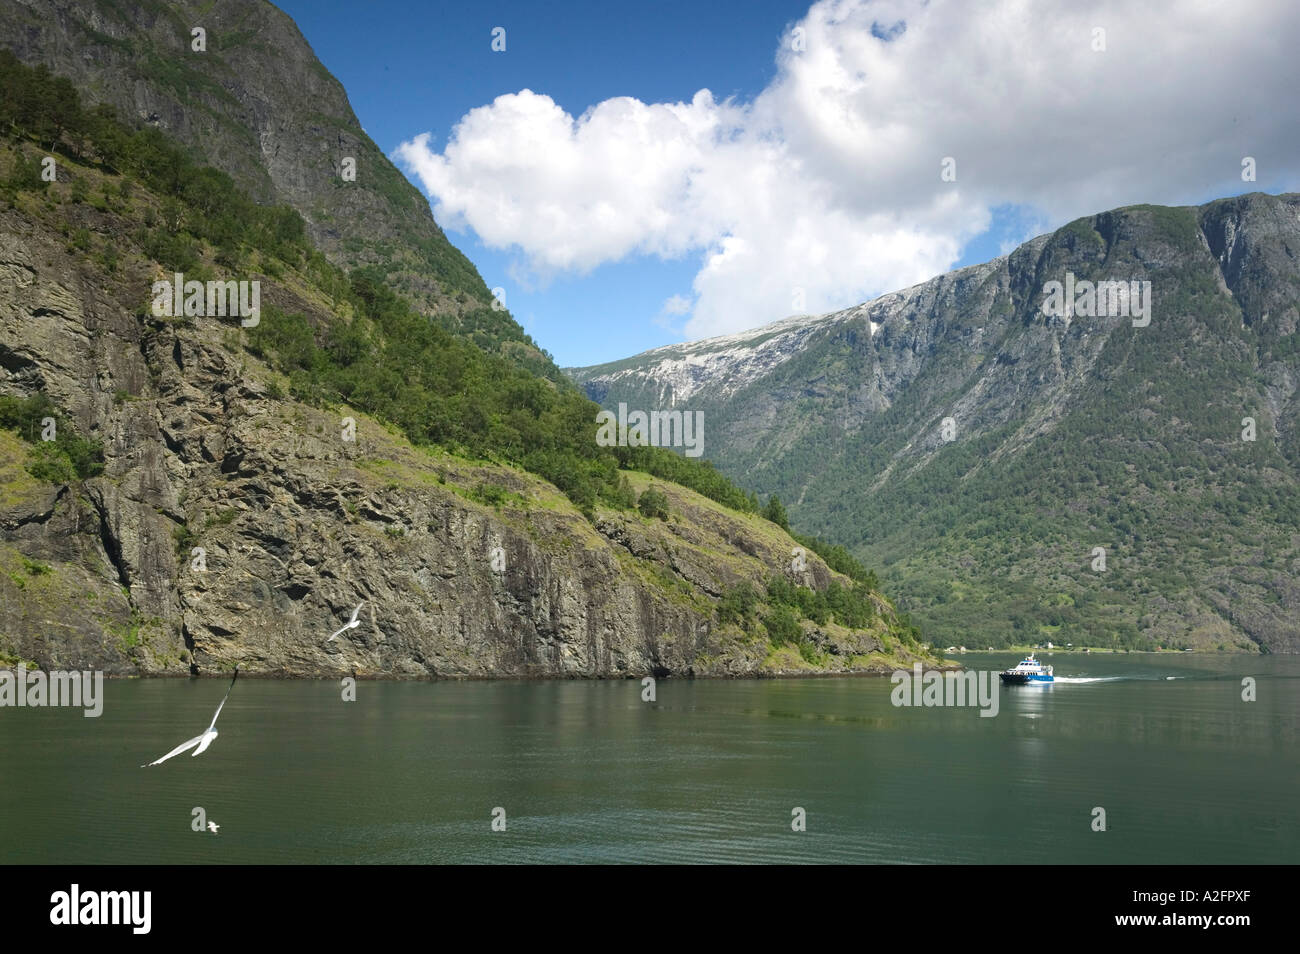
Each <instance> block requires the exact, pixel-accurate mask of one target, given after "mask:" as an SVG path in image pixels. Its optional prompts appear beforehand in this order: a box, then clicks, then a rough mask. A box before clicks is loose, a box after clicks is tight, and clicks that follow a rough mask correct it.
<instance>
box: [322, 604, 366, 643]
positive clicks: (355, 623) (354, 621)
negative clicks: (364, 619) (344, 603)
mask: <svg viewBox="0 0 1300 954" xmlns="http://www.w3.org/2000/svg"><path fill="white" fill-rule="evenodd" d="M365 605H366V602H365V600H362V601H361V602H360V603H358V604H357V608H356V609H354V610H353V611H352V618H351V619H350V620H348V624H347V625H346V626H344V627H343V628H342V629H340V630H339V631H338V632H337V633H334V634H333V635H332V636H330V639H333V638H334V637H335V636H338V635H340V634H342V633H346V632H347V631H348V630H350V629H356V628H357V627H358V626H360V625H361V620H359V619H357V616H358V615H359V614H360V613H361V607H363V606H365ZM330 639H327V640H325V642H327V643H328V642H329V641H330Z"/></svg>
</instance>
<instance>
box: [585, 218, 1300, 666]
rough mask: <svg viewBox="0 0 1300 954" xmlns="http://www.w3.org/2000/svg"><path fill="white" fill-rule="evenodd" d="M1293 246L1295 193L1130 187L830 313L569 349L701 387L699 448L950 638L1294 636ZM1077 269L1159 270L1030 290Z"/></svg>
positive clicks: (650, 384) (590, 376)
mask: <svg viewBox="0 0 1300 954" xmlns="http://www.w3.org/2000/svg"><path fill="white" fill-rule="evenodd" d="M1297 260H1300V196H1295V195H1283V196H1268V195H1261V194H1252V195H1246V196H1241V197H1238V198H1233V199H1224V200H1220V201H1217V202H1212V203H1209V204H1208V205H1205V206H1202V207H1199V208H1184V209H1168V208H1160V207H1154V206H1139V207H1134V208H1127V209H1119V210H1115V211H1112V212H1107V213H1103V214H1100V215H1096V216H1092V217H1090V218H1087V219H1081V220H1079V221H1077V222H1074V223H1071V224H1070V225H1068V226H1066V227H1064V228H1062V229H1060V230H1059V231H1057V232H1056V233H1054V234H1052V235H1047V236H1041V237H1039V238H1036V239H1034V240H1032V241H1030V242H1028V243H1026V244H1025V245H1024V246H1022V247H1020V248H1019V249H1017V250H1016V251H1014V252H1013V253H1011V254H1010V255H1008V256H1005V257H1003V258H999V259H996V260H994V261H992V262H989V263H987V264H983V265H977V266H973V267H969V268H963V269H961V270H958V271H955V272H952V273H950V274H947V275H943V276H940V277H938V278H935V279H933V280H931V281H928V282H925V283H923V284H920V285H916V286H914V287H912V288H908V289H905V290H903V291H900V292H895V293H893V294H889V295H884V296H882V297H881V298H878V299H875V300H874V301H871V302H867V303H866V304H863V305H859V306H857V307H854V308H850V309H847V310H845V311H842V312H838V313H835V314H830V315H824V316H820V317H816V318H799V319H792V320H790V321H787V322H780V323H777V324H774V325H770V326H767V327H765V328H760V329H757V330H755V331H753V332H749V333H747V334H744V335H735V336H731V337H729V338H725V339H709V340H705V341H699V342H694V343H691V344H688V345H680V346H672V347H671V348H661V349H658V350H656V351H651V352H647V353H645V354H644V355H639V356H636V357H634V358H629V359H625V360H623V361H619V362H615V363H612V364H609V365H602V366H596V367H591V368H578V369H569V370H568V373H569V374H570V376H571V377H572V378H573V379H574V380H575V381H577V382H579V383H580V384H582V385H583V386H584V388H585V389H586V390H587V392H588V394H589V395H590V396H591V397H593V398H594V399H596V400H598V401H600V402H601V403H602V404H603V405H604V406H606V407H610V408H612V407H614V406H616V405H617V404H618V403H619V402H625V403H627V404H628V405H629V407H640V408H645V409H651V408H660V407H666V406H667V407H680V408H685V409H689V410H699V411H702V412H703V413H704V416H705V418H706V420H708V422H709V441H708V442H707V443H706V445H705V456H707V457H709V458H710V459H712V460H713V461H715V462H716V463H717V464H718V466H719V467H720V469H722V470H723V471H724V472H727V473H729V474H731V475H732V476H735V477H743V479H744V481H745V482H746V485H747V486H751V487H754V489H756V490H759V491H761V492H769V493H777V494H779V495H780V496H781V498H782V500H783V501H784V502H785V503H786V504H787V506H788V508H789V511H790V516H791V519H792V521H793V522H794V523H795V524H796V525H797V526H799V527H800V528H802V529H805V530H808V531H811V532H813V533H817V534H819V535H823V536H825V537H827V538H828V539H831V540H833V541H835V542H838V543H843V544H845V545H847V546H849V547H850V548H851V549H852V550H854V551H855V553H856V554H857V555H858V556H859V557H861V558H863V559H864V560H866V561H867V562H868V563H869V564H871V565H875V566H878V567H880V568H881V571H882V579H884V580H885V581H886V582H887V583H889V584H890V590H891V592H892V593H894V594H895V595H896V596H897V597H898V598H899V600H900V605H901V606H903V607H904V608H906V609H908V610H909V611H911V612H912V613H913V614H914V615H915V616H916V617H917V618H918V619H919V620H920V621H921V622H922V624H923V625H924V626H925V627H926V630H927V632H928V633H931V634H932V635H933V636H934V637H935V639H936V640H938V641H939V643H938V644H939V645H945V644H946V643H948V642H962V641H967V642H969V639H968V638H967V634H968V633H969V630H970V627H971V626H979V627H987V631H988V635H990V636H992V637H994V641H1008V640H1013V639H1014V640H1016V641H1019V642H1025V641H1028V642H1036V641H1038V640H1039V639H1040V638H1041V639H1044V640H1045V639H1047V638H1053V639H1054V641H1056V642H1064V641H1065V640H1064V639H1062V638H1057V637H1055V636H1053V635H1052V634H1055V633H1058V632H1060V630H1061V629H1062V628H1064V630H1065V632H1066V633H1067V634H1071V635H1073V636H1074V639H1073V641H1074V642H1075V644H1076V645H1078V644H1080V643H1082V642H1092V643H1093V645H1098V644H1100V645H1122V646H1132V647H1138V646H1142V647H1144V648H1154V647H1155V646H1160V645H1163V646H1166V647H1173V648H1181V647H1183V646H1188V647H1194V648H1215V647H1218V646H1223V647H1224V648H1229V649H1231V648H1243V647H1246V648H1252V649H1254V648H1260V647H1262V648H1264V649H1266V650H1270V651H1275V652H1277V651H1283V652H1294V651H1298V650H1300V613H1297V610H1300V586H1297V584H1296V582H1295V580H1296V571H1297V569H1298V568H1300V550H1297V545H1298V543H1300V534H1298V531H1300V514H1298V513H1297V511H1296V508H1295V506H1294V505H1293V504H1292V503H1290V501H1291V500H1295V499H1296V498H1297V497H1298V496H1300V430H1298V428H1297V411H1298V410H1300V407H1298V404H1300V396H1298V394H1297V384H1298V382H1300V339H1298V338H1297V336H1296V330H1297V316H1298V315H1300V269H1298V268H1297V265H1296V262H1297ZM1067 273H1069V274H1072V275H1073V276H1075V278H1076V279H1077V280H1079V281H1084V280H1088V281H1092V282H1100V281H1106V280H1120V281H1125V282H1132V281H1136V282H1150V290H1151V301H1152V311H1151V319H1150V324H1149V325H1146V326H1135V324H1134V321H1133V319H1132V316H1131V315H1129V314H1118V313H1116V314H1095V315H1094V314H1088V313H1087V311H1086V309H1079V310H1077V311H1074V312H1073V313H1071V314H1064V315H1047V314H1044V311H1043V307H1042V306H1043V303H1044V300H1045V292H1044V289H1045V286H1046V283H1048V282H1051V281H1059V282H1064V281H1065V280H1066V276H1067ZM1247 418H1249V419H1250V420H1251V422H1253V424H1252V426H1253V427H1254V435H1255V439H1254V440H1251V439H1250V438H1249V437H1246V438H1243V435H1244V434H1245V433H1246V430H1247V427H1248V425H1247V420H1246V419H1247ZM1098 546H1100V547H1104V548H1105V549H1106V550H1107V552H1108V555H1109V562H1108V563H1106V569H1105V570H1094V569H1093V566H1092V564H1093V563H1094V562H1095V561H1096V557H1095V556H1094V555H1093V550H1094V548H1095V547H1098ZM976 641H977V642H979V640H978V639H977V640H976Z"/></svg>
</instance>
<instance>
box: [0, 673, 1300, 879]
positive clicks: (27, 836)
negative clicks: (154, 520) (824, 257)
mask: <svg viewBox="0 0 1300 954" xmlns="http://www.w3.org/2000/svg"><path fill="white" fill-rule="evenodd" d="M960 658H961V659H962V661H963V662H965V663H966V665H967V666H969V667H971V668H978V669H991V670H999V669H1003V668H1006V667H1007V666H1008V665H1012V664H1014V663H1015V662H1016V661H1017V658H1016V657H1011V656H1008V655H1007V654H985V653H968V654H966V655H965V656H963V657H960ZM1045 661H1049V662H1050V663H1051V664H1052V665H1053V666H1054V667H1055V670H1056V672H1057V673H1058V674H1059V675H1058V682H1057V684H1055V685H1053V686H1051V687H1040V686H1024V687H1018V686H1012V687H1006V686H1000V687H999V693H1000V695H999V701H1000V706H999V713H998V715H997V716H996V717H994V718H980V717H979V710H978V709H977V708H962V709H946V708H921V707H909V708H895V707H894V706H892V705H891V704H890V699H889V697H890V688H891V687H890V682H889V680H887V679H878V678H876V679H868V678H837V679H808V680H752V681H730V682H719V681H703V680H701V681H694V682H690V681H681V680H672V679H669V680H661V681H660V682H659V684H658V692H657V702H655V703H644V702H642V701H641V685H640V682H639V681H634V680H629V681H626V682H547V683H520V682H509V683H450V682H440V683H387V682H382V683H369V682H362V683H360V685H359V686H358V692H357V701H356V702H353V703H345V702H343V701H342V700H341V693H340V689H339V686H338V685H337V684H336V683H332V682H275V681H268V680H257V679H244V678H243V677H242V676H241V678H240V680H239V683H238V685H237V687H236V688H235V691H234V693H233V694H232V695H231V698H230V701H229V703H227V705H226V708H225V710H224V711H223V712H222V715H221V724H220V726H219V729H220V733H221V735H220V738H219V739H217V740H216V741H215V742H214V743H213V745H212V747H211V748H210V749H208V751H206V752H205V753H204V754H203V755H201V756H199V757H198V758H191V757H189V755H188V753H187V754H185V755H183V756H179V757H177V758H175V759H172V760H171V761H169V762H167V763H164V764H163V765H160V766H158V767H156V768H150V769H141V768H139V766H140V764H141V763H142V762H143V761H147V760H148V759H151V758H154V757H156V756H157V754H158V753H160V752H166V751H169V750H170V749H171V748H173V747H174V746H175V745H176V744H177V743H178V742H179V741H182V740H184V739H185V738H188V737H190V736H191V735H193V734H195V733H196V732H198V731H199V730H200V729H202V727H203V726H205V725H207V724H208V722H209V721H210V719H211V717H212V712H213V710H214V708H215V705H216V703H217V701H219V699H220V697H221V695H222V693H223V692H224V690H225V686H226V683H225V682H224V681H223V680H220V679H204V680H196V681H188V680H182V681H176V680H125V681H118V680H111V681H109V682H107V683H106V686H105V692H106V701H105V707H104V713H103V715H102V716H101V717H100V718H98V719H85V718H83V717H82V716H81V713H80V711H78V710H52V709H44V710H37V709H9V708H5V709H0V752H2V753H3V755H4V765H5V771H4V774H3V776H2V777H0V860H3V861H7V862H15V861H25V862H90V863H112V862H126V863H130V862H180V863H187V862H397V863H401V862H583V861H605V862H674V861H680V862H698V861H733V862H775V861H812V862H927V861H946V862H952V861H957V862H985V861H986V862H1012V861H1028V862H1033V861H1049V862H1103V863H1104V862H1118V863H1130V862H1131V863H1188V862H1195V863H1214V862H1294V861H1295V860H1296V858H1297V857H1300V853H1298V852H1297V847H1298V845H1297V834H1296V832H1297V824H1296V822H1297V809H1296V800H1295V795H1296V790H1297V782H1298V781H1300V771H1297V768H1298V763H1297V756H1296V751H1297V750H1296V741H1297V731H1296V729H1297V719H1298V716H1297V713H1298V712H1300V660H1296V659H1290V658H1287V657H1198V656H1194V655H1190V654H1189V655H1178V656H1174V655H1160V656H1153V655H1146V656H1137V655H1133V656H1120V657H1102V656H1092V655H1090V656H1082V655H1077V654H1056V655H1055V656H1054V657H1045ZM1171 675H1173V676H1177V677H1179V678H1177V679H1174V680H1170V679H1168V678H1166V677H1168V676H1171ZM1243 675H1251V676H1255V677H1256V678H1257V679H1258V690H1257V691H1258V701H1257V702H1254V703H1245V702H1242V701H1241V687H1240V683H1241V677H1242V676H1243ZM1062 677H1064V678H1062ZM1081 680H1094V681H1081ZM1097 806H1100V807H1104V808H1105V810H1106V816H1107V823H1108V827H1109V830H1108V831H1107V832H1101V833H1098V832H1093V831H1092V830H1091V827H1090V824H1091V821H1092V810H1093V808H1094V807H1097ZM197 807H201V808H203V810H204V812H205V814H206V817H207V818H209V819H211V820H213V821H215V822H217V823H218V824H219V825H220V826H221V827H220V833H219V834H212V833H210V832H207V831H204V832H202V833H198V832H194V831H192V830H191V827H190V825H191V820H192V818H193V814H192V813H193V810H194V809H195V808H197ZM495 808H502V809H504V811H505V818H506V830H505V831H501V832H494V831H492V830H491V820H492V813H493V809H495ZM795 808H803V809H805V811H806V813H807V831H805V832H794V831H792V830H791V826H790V821H791V817H792V816H791V812H792V810H793V809H795ZM1013 835H1014V836H1015V837H1012V836H1013Z"/></svg>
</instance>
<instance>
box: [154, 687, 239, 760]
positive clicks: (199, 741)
mask: <svg viewBox="0 0 1300 954" xmlns="http://www.w3.org/2000/svg"><path fill="white" fill-rule="evenodd" d="M238 678H239V667H238V666H236V667H235V677H234V679H231V680H230V689H227V690H226V694H225V696H224V697H223V698H222V700H221V705H219V706H217V713H216V715H214V716H213V717H212V724H211V725H210V726H208V727H207V729H205V730H204V732H203V734H202V735H196V736H195V737H194V738H192V739H190V740H189V741H188V742H183V743H181V744H180V745H178V746H176V748H174V749H172V750H171V751H170V752H168V753H167V754H166V755H164V756H163V757H162V758H160V759H157V760H155V761H153V762H150V763H149V765H157V764H158V763H159V762H166V761H167V760H168V759H169V758H171V757H172V756H173V755H180V754H181V753H182V752H184V751H186V750H187V749H193V748H194V746H196V745H197V746H198V748H197V749H195V750H194V754H195V755H202V754H203V753H204V752H205V751H207V748H208V746H209V745H211V744H212V741H213V740H214V739H215V738H216V737H217V728H216V726H217V716H219V715H221V710H222V708H224V706H225V704H226V700H227V699H229V698H230V690H231V689H234V688H235V679H238ZM149 765H141V766H140V768H148V767H149Z"/></svg>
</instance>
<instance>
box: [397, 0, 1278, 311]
mask: <svg viewBox="0 0 1300 954" xmlns="http://www.w3.org/2000/svg"><path fill="white" fill-rule="evenodd" d="M796 31H797V32H796ZM1297 35H1300V4H1294V3H1291V2H1290V0H1252V2H1243V3H1240V4H1225V3H1221V2H1216V0H1153V2H1149V3H1143V4H1133V3H1129V2H1120V0H1116V2H1108V0H1094V2H1080V3H1065V2H1031V0H986V2H981V3H978V4H976V3H969V2H965V0H930V2H928V3H927V2H924V0H876V2H870V0H821V2H818V3H816V4H814V5H813V6H812V7H811V8H810V9H809V11H808V13H807V15H806V16H805V17H804V18H803V19H802V20H800V21H799V22H798V23H796V24H793V25H792V27H791V30H790V31H787V33H786V34H785V36H784V37H783V38H782V40H781V42H780V44H779V46H778V49H777V51H776V65H777V72H776V76H775V78H774V79H773V81H772V82H771V84H770V85H769V86H768V87H767V88H766V89H765V90H763V91H762V92H761V93H760V94H759V95H758V96H756V97H755V98H754V99H753V100H752V101H750V102H736V101H732V100H726V101H722V102H719V101H717V100H716V99H715V98H714V96H713V95H712V94H711V93H710V92H709V91H708V90H700V91H699V92H697V93H696V94H695V96H694V97H693V98H692V99H691V100H690V102H677V103H643V102H641V101H639V100H636V99H632V98H628V97H620V98H616V99H609V100H605V101H603V102H601V103H597V104H596V105H594V106H592V107H591V108H590V109H588V110H587V111H586V112H584V113H583V114H582V115H580V116H572V115H570V114H568V113H566V112H565V111H564V110H563V109H561V108H560V107H559V106H558V105H557V104H556V103H555V102H554V101H553V100H552V99H551V98H550V97H549V96H546V95H544V94H543V93H537V92H533V91H531V90H521V91H520V92H518V93H512V94H509V95H504V96H500V97H498V98H497V99H495V100H494V101H493V102H492V103H490V104H488V105H485V106H481V107H479V108H477V109H474V110H471V111H470V112H469V113H467V114H466V115H465V116H464V117H463V118H462V119H461V121H460V122H459V123H458V124H457V125H456V126H455V128H454V129H453V130H452V133H451V136H450V137H449V139H448V141H447V143H446V145H445V147H444V148H443V150H442V151H441V152H438V151H437V150H435V149H434V148H433V146H432V145H431V142H430V136H429V135H428V134H427V133H426V134H423V135H419V136H416V137H414V138H413V139H411V140H409V141H407V142H404V143H403V144H402V145H401V146H399V147H398V149H397V150H396V153H395V157H396V158H397V160H398V161H399V162H400V163H402V164H403V165H404V166H405V167H406V168H407V169H409V170H410V171H411V172H413V173H414V174H415V175H416V177H417V178H418V179H419V180H420V182H421V183H422V184H423V186H424V188H425V190H426V191H427V192H428V194H429V195H430V197H431V198H432V199H433V203H434V213H435V215H436V216H437V217H438V219H439V220H440V221H441V222H442V223H443V224H444V225H447V226H449V227H452V228H465V227H467V228H470V229H473V230H474V232H475V233H477V235H478V236H479V238H480V239H481V240H482V241H483V242H484V243H485V244H486V245H488V246H490V247H495V248H502V249H512V248H513V249H516V250H518V251H519V252H520V253H521V255H522V256H523V258H524V260H525V262H526V264H527V267H528V269H530V270H531V271H532V272H533V273H535V274H536V275H539V276H547V275H550V274H555V273H558V272H574V273H583V272H586V271H589V270H591V269H593V268H595V267H597V266H599V265H601V264H603V263H606V262H614V261H619V260H622V259H625V258H628V257H629V256H634V255H653V256H660V257H663V258H676V257H680V256H683V255H695V256H698V257H699V261H700V268H699V271H698V272H697V274H696V276H695V279H694V287H693V289H692V292H693V296H692V297H693V301H692V300H690V299H687V298H684V297H683V298H681V299H680V302H678V301H677V300H676V299H672V300H671V301H674V307H681V306H683V305H685V304H686V303H688V302H690V305H691V310H690V317H689V319H688V321H687V323H686V326H685V332H686V334H687V335H688V336H689V337H700V336H704V335H710V334H722V333H727V332H733V331H739V330H743V329H745V328H749V327H754V326H756V325H759V324H762V323H764V322H767V321H771V320H774V319H777V318H782V317H786V316H787V315H790V314H794V313H797V312H806V313H816V312H819V311H826V310H830V309H833V308H838V307H844V306H847V305H850V304H854V303H856V302H858V301H861V300H863V299H865V298H868V297H870V296H872V295H875V294H879V293H881V292H884V291H888V290H891V289H894V288H898V287H901V286H904V285H907V284H910V283H912V282H916V281H920V280H922V279H924V278H927V277H929V276H931V275H934V274H936V273H938V272H941V271H943V270H945V269H947V268H949V267H951V266H952V264H953V263H954V262H955V261H957V259H958V258H959V256H960V254H961V249H962V247H963V246H964V245H965V243H966V242H968V241H969V240H970V239H971V238H972V237H974V236H976V235H978V234H979V233H980V232H982V231H983V230H985V229H986V228H988V226H989V223H990V222H991V220H992V210H993V209H994V208H996V207H998V206H1000V205H1018V206H1024V207H1027V208H1029V209H1032V210H1033V215H1034V216H1035V217H1036V219H1037V220H1041V221H1042V222H1044V223H1048V224H1060V223H1061V222H1063V221H1065V220H1068V219H1069V218H1072V217H1074V216H1078V215H1083V214H1087V213H1089V212H1093V211H1099V210H1102V209H1106V208H1110V207H1113V206H1116V205H1122V204H1126V203H1132V202H1184V201H1194V200H1197V199H1198V198H1200V197H1201V196H1204V195H1208V194H1215V193H1225V194H1226V193H1230V192H1235V191H1240V190H1241V189H1242V188H1243V184H1242V182H1241V180H1240V171H1241V162H1242V159H1243V158H1244V157H1246V156H1253V157H1255V158H1256V160H1257V162H1258V164H1259V168H1260V179H1261V182H1265V181H1282V180H1286V181H1288V182H1290V183H1294V182H1295V181H1296V177H1297V169H1300V149H1297V146H1300V126H1298V124H1297V123H1296V122H1295V110H1294V88H1295V80H1296V71H1295V68H1294V67H1293V66H1292V52H1291V51H1290V49H1289V43H1288V42H1284V41H1285V40H1286V39H1287V38H1294V37H1296V36H1297ZM945 159H951V160H952V164H953V165H955V169H956V180H955V181H943V179H942V178H941V176H940V172H941V168H942V164H943V162H944V160H945ZM665 311H666V312H667V313H670V314H677V312H672V311H669V310H668V309H667V308H665Z"/></svg>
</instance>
